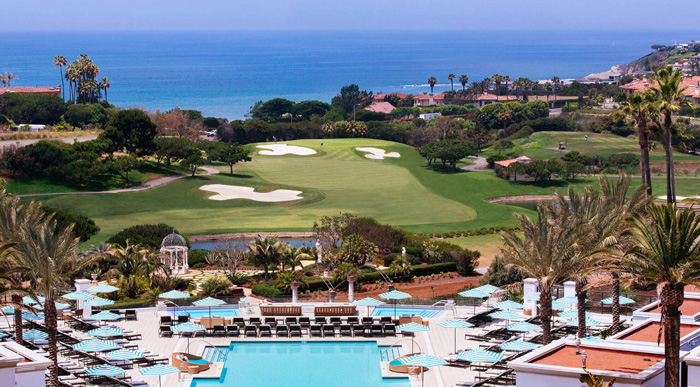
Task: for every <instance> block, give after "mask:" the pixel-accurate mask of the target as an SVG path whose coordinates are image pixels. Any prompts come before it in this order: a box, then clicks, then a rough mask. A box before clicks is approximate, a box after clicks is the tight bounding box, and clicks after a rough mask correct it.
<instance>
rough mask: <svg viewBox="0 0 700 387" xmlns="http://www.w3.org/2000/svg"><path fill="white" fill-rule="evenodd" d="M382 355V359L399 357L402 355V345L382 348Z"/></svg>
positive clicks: (387, 359) (390, 359) (388, 359)
mask: <svg viewBox="0 0 700 387" xmlns="http://www.w3.org/2000/svg"><path fill="white" fill-rule="evenodd" d="M380 355H381V359H380V361H392V360H394V359H396V358H397V357H400V356H401V347H400V346H399V347H389V348H386V349H382V350H381V352H380Z"/></svg>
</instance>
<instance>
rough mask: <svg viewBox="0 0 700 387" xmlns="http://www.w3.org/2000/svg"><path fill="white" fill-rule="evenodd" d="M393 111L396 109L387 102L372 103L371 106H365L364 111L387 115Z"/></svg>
mask: <svg viewBox="0 0 700 387" xmlns="http://www.w3.org/2000/svg"><path fill="white" fill-rule="evenodd" d="M394 109H396V108H395V107H394V105H392V104H390V103H389V102H374V103H372V104H371V105H369V106H367V107H366V108H365V109H364V110H369V111H371V112H376V113H384V114H389V113H391V112H392V111H393V110H394Z"/></svg>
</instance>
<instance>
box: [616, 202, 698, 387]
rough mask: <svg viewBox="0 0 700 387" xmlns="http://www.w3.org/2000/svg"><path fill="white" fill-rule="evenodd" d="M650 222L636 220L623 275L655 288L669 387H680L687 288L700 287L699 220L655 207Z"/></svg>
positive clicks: (691, 213) (689, 211)
mask: <svg viewBox="0 0 700 387" xmlns="http://www.w3.org/2000/svg"><path fill="white" fill-rule="evenodd" d="M648 214H649V218H646V217H643V216H641V215H637V216H635V217H634V218H633V219H632V220H631V224H632V229H631V230H629V231H628V232H627V234H628V235H630V236H631V237H632V238H633V240H634V241H635V242H636V245H635V246H634V247H632V248H631V249H630V250H629V252H628V254H627V255H625V256H624V257H623V258H622V262H621V267H620V271H622V272H623V273H627V274H630V275H631V276H633V277H634V278H635V279H637V280H641V281H648V282H652V283H656V286H657V293H658V294H659V304H660V306H661V315H662V321H663V334H664V351H665V358H666V362H665V368H666V369H665V374H666V387H670V386H678V382H679V380H678V373H679V371H678V370H679V368H680V358H679V352H680V310H679V308H680V307H681V305H683V300H684V288H685V285H687V284H693V285H696V284H698V283H699V282H700V243H697V241H698V240H699V239H700V218H698V217H697V216H696V215H695V212H694V211H693V210H692V209H690V208H686V209H684V210H682V211H679V210H677V209H676V207H675V205H674V204H673V203H668V204H666V205H662V206H656V205H652V206H651V207H650V208H649V210H648Z"/></svg>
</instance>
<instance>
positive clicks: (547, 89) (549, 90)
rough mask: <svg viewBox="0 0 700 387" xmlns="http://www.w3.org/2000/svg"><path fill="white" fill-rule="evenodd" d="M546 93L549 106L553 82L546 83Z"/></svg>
mask: <svg viewBox="0 0 700 387" xmlns="http://www.w3.org/2000/svg"><path fill="white" fill-rule="evenodd" d="M544 91H545V92H546V93H547V103H548V104H549V93H551V92H552V83H551V82H545V83H544Z"/></svg>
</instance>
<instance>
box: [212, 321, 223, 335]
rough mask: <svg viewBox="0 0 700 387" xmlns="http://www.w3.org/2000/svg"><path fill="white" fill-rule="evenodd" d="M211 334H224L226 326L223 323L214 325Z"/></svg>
mask: <svg viewBox="0 0 700 387" xmlns="http://www.w3.org/2000/svg"><path fill="white" fill-rule="evenodd" d="M212 334H213V335H214V336H216V335H221V336H226V327H225V326H223V325H219V324H217V325H214V328H213V330H212Z"/></svg>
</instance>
